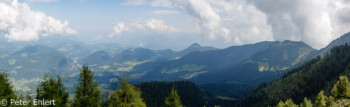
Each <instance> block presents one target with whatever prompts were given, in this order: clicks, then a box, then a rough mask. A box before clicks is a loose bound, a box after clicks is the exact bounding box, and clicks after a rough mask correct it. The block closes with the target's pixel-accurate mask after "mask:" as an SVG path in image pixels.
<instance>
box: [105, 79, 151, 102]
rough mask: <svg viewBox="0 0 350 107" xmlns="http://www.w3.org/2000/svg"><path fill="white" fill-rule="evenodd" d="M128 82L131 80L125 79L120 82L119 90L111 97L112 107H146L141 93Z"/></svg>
mask: <svg viewBox="0 0 350 107" xmlns="http://www.w3.org/2000/svg"><path fill="white" fill-rule="evenodd" d="M128 82H129V80H128V79H124V78H122V79H121V80H120V81H119V82H118V85H119V89H118V90H116V91H115V92H114V93H113V94H112V96H110V101H109V106H110V107H146V104H145V103H144V102H143V101H142V98H141V92H140V91H137V90H136V89H135V86H134V85H132V84H129V83H128Z"/></svg>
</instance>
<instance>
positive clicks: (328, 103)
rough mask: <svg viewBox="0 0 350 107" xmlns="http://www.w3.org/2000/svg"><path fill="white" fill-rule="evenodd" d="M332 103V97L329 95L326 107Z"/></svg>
mask: <svg viewBox="0 0 350 107" xmlns="http://www.w3.org/2000/svg"><path fill="white" fill-rule="evenodd" d="M333 104H334V97H332V96H329V97H328V99H327V107H330V106H332V105H333Z"/></svg>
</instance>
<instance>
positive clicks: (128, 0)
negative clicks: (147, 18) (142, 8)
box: [121, 0, 147, 6]
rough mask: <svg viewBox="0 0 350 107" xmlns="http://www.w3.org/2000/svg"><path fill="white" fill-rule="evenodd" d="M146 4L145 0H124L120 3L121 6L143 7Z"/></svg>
mask: <svg viewBox="0 0 350 107" xmlns="http://www.w3.org/2000/svg"><path fill="white" fill-rule="evenodd" d="M146 3H147V0H125V1H124V2H122V3H121V5H134V6H138V5H144V4H146Z"/></svg>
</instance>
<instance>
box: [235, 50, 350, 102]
mask: <svg viewBox="0 0 350 107" xmlns="http://www.w3.org/2000/svg"><path fill="white" fill-rule="evenodd" d="M349 67H350V46H349V45H348V44H345V45H341V46H336V47H334V48H333V49H331V52H330V54H328V55H326V56H324V57H323V58H322V59H321V57H320V56H318V57H315V58H313V59H312V60H310V61H308V62H307V63H305V64H303V65H301V66H299V67H297V68H295V69H293V70H290V71H288V72H286V73H285V74H284V75H283V77H282V78H280V79H279V80H276V81H274V82H271V83H263V84H261V85H260V86H259V87H258V88H257V89H255V90H254V91H253V93H252V94H251V95H250V96H249V97H247V98H246V99H245V100H244V102H243V103H242V105H243V106H247V107H248V106H253V107H254V106H267V105H276V104H277V103H278V102H279V101H280V100H283V101H285V100H286V99H288V98H291V99H293V101H295V102H296V103H300V102H302V101H303V98H304V97H307V98H311V99H312V98H315V96H316V95H317V93H318V92H320V90H324V91H325V94H326V95H329V93H330V91H331V89H332V86H333V85H334V84H335V82H336V81H337V80H338V78H339V76H341V75H346V76H349V75H350V72H349V70H350V68H349Z"/></svg>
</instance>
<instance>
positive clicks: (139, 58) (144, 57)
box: [78, 48, 157, 75]
mask: <svg viewBox="0 0 350 107" xmlns="http://www.w3.org/2000/svg"><path fill="white" fill-rule="evenodd" d="M156 55H157V54H156V53H155V52H154V51H153V50H150V49H146V48H131V49H126V50H123V51H121V52H120V53H111V52H110V51H96V52H94V53H92V54H90V55H88V56H86V57H84V58H82V59H80V60H79V61H78V62H79V64H81V65H88V66H89V67H90V68H92V69H93V70H95V71H99V72H97V73H96V74H98V75H103V73H102V72H105V71H108V72H114V73H115V74H121V73H123V72H129V71H132V70H133V68H134V67H135V66H136V65H139V64H142V63H145V62H149V61H151V60H153V58H155V57H156Z"/></svg>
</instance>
